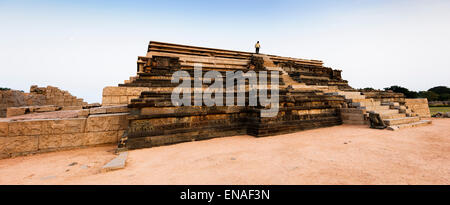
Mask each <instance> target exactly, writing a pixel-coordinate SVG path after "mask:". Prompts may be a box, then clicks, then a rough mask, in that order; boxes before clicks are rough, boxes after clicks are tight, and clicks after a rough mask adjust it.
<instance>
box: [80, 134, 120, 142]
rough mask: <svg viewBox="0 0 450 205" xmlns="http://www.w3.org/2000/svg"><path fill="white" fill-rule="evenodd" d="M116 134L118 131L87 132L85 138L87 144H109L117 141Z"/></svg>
mask: <svg viewBox="0 0 450 205" xmlns="http://www.w3.org/2000/svg"><path fill="white" fill-rule="evenodd" d="M117 135H118V131H107V132H89V133H87V134H86V140H87V144H89V145H99V144H111V143H117Z"/></svg>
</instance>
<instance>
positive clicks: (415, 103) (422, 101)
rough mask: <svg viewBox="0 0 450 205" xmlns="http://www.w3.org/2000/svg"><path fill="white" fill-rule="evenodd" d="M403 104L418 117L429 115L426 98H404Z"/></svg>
mask: <svg viewBox="0 0 450 205" xmlns="http://www.w3.org/2000/svg"><path fill="white" fill-rule="evenodd" d="M405 106H406V107H407V108H408V109H410V110H411V111H412V113H416V114H418V115H419V117H431V114H430V108H429V106H428V100H427V99H426V98H417V99H405Z"/></svg>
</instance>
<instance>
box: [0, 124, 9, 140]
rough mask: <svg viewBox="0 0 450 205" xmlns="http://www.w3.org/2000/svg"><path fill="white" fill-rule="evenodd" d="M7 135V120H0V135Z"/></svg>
mask: <svg viewBox="0 0 450 205" xmlns="http://www.w3.org/2000/svg"><path fill="white" fill-rule="evenodd" d="M6 136H8V122H7V121H0V137H6Z"/></svg>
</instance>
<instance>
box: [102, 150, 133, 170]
mask: <svg viewBox="0 0 450 205" xmlns="http://www.w3.org/2000/svg"><path fill="white" fill-rule="evenodd" d="M127 158H128V152H122V153H120V154H119V156H117V157H116V158H114V159H113V160H111V161H110V162H108V163H107V164H105V166H103V167H102V170H101V171H102V172H108V171H113V170H117V169H123V168H125V163H126V161H127Z"/></svg>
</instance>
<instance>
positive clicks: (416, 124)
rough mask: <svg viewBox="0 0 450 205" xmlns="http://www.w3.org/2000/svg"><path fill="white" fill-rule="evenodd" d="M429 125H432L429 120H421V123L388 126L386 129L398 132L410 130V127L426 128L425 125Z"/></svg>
mask: <svg viewBox="0 0 450 205" xmlns="http://www.w3.org/2000/svg"><path fill="white" fill-rule="evenodd" d="M431 124H432V121H431V120H421V121H418V122H413V123H408V124H401V125H393V126H389V127H388V128H387V129H388V130H392V131H396V130H399V129H404V128H411V127H421V126H426V125H431Z"/></svg>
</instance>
